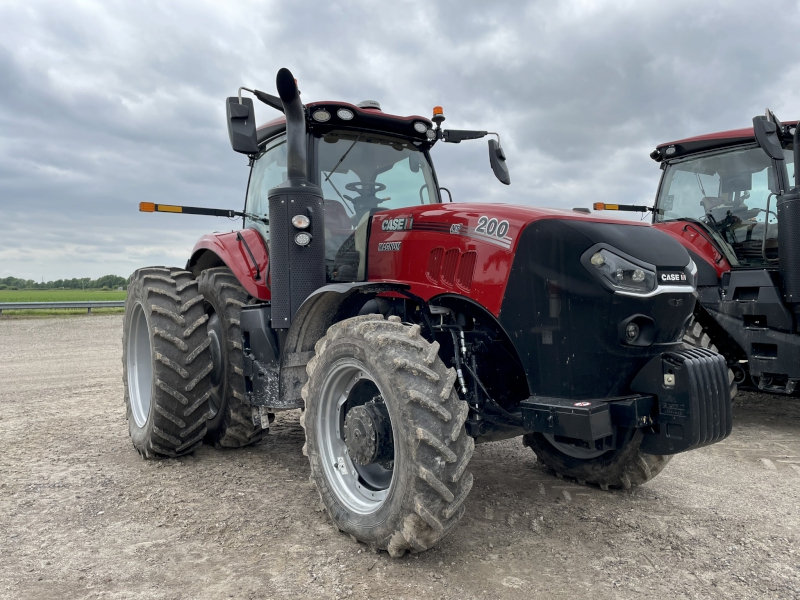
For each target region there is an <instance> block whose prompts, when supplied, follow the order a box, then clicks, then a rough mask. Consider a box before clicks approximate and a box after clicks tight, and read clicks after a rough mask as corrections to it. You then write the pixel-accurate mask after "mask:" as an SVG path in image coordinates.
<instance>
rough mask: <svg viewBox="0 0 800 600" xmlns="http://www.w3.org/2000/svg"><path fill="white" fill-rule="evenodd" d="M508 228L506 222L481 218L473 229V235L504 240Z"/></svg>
mask: <svg viewBox="0 0 800 600" xmlns="http://www.w3.org/2000/svg"><path fill="white" fill-rule="evenodd" d="M508 227H509V226H508V221H498V220H497V219H494V218H491V219H490V218H489V217H485V216H483V217H479V218H478V226H477V227H476V228H475V233H482V234H484V235H492V236H495V237H499V238H504V237H506V234H507V233H508Z"/></svg>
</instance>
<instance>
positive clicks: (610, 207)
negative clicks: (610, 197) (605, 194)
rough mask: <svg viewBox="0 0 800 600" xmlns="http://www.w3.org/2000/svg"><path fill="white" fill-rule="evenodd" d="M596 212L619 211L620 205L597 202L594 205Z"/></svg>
mask: <svg viewBox="0 0 800 600" xmlns="http://www.w3.org/2000/svg"><path fill="white" fill-rule="evenodd" d="M592 208H594V209H595V210H619V204H606V203H604V202H595V203H594V204H593V205H592Z"/></svg>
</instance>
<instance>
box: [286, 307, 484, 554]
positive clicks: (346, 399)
mask: <svg viewBox="0 0 800 600" xmlns="http://www.w3.org/2000/svg"><path fill="white" fill-rule="evenodd" d="M438 350H439V344H438V343H433V344H431V343H429V342H427V341H426V340H425V339H424V338H422V337H421V336H420V328H419V325H405V324H403V323H401V322H400V319H399V318H398V317H389V320H388V321H384V319H383V316H381V315H364V316H360V317H354V318H352V319H347V320H345V321H341V322H339V323H336V324H335V325H333V326H332V327H330V328H329V329H328V332H327V335H326V336H325V337H323V338H322V339H321V340H320V341H319V342H317V344H316V347H315V352H316V355H315V357H314V358H312V359H311V361H310V362H309V363H308V366H307V372H308V376H309V379H308V382H307V383H306V385H305V386H304V387H303V390H302V395H303V399H304V400H305V404H306V407H305V411H304V413H303V416H302V418H301V424H302V425H303V428H304V429H305V432H306V446H305V447H304V448H303V451H304V453H305V454H306V455H307V456H308V458H309V462H310V463H311V479H312V481H313V482H314V483H315V485H316V487H317V490H318V491H319V495H320V498H321V499H322V503H323V505H324V506H325V508H326V509H327V511H328V514H329V515H330V517H331V519H332V520H333V522H334V524H335V525H336V526H337V528H339V529H340V530H341V531H344V532H346V533H348V534H350V535H351V536H353V537H354V538H355V539H357V540H359V541H361V542H364V543H366V544H368V545H369V546H370V547H372V548H375V549H381V550H387V551H388V552H389V554H390V555H391V556H393V557H400V556H402V555H403V554H405V553H406V551H411V552H421V551H423V550H427V549H428V548H431V547H432V546H433V545H434V544H436V543H437V542H438V541H439V540H440V539H442V538H443V537H444V536H445V535H446V534H447V533H448V532H449V531H450V530H451V528H452V527H453V526H454V525H455V524H456V522H458V520H459V519H460V518H461V516H462V515H463V513H464V500H465V499H466V497H467V495H468V494H469V491H470V489H471V488H472V474H471V473H469V472H468V471H466V467H467V464H468V463H469V460H470V458H471V457H472V452H473V450H474V447H475V443H474V441H473V439H472V438H471V437H469V436H468V435H467V433H466V431H465V429H464V422H465V420H466V418H467V413H468V407H467V404H466V403H465V402H463V401H462V400H460V399H459V398H458V396H457V395H456V392H455V389H454V387H453V384H454V382H455V379H456V374H455V371H454V370H453V369H448V368H446V367H445V365H444V363H443V362H442V360H441V359H440V358H439V356H438ZM359 386H360V387H359ZM376 403H377V405H383V406H382V407H381V410H385V411H386V412H387V413H388V417H389V421H390V425H389V426H390V428H389V430H388V435H387V437H385V438H380V437H379V440H383V439H391V440H393V442H392V443H393V450H392V452H391V454H390V456H391V460H389V459H386V458H384V459H383V460H382V461H380V460H377V459H376V460H375V462H373V463H371V464H367V465H366V466H361V467H357V466H356V465H355V463H354V459H353V458H352V457H351V456H350V454H349V453H348V450H347V446H346V443H345V439H344V438H345V432H346V431H348V430H347V429H346V426H349V425H347V423H349V421H345V420H344V419H345V415H346V414H349V412H348V411H352V410H353V408H354V407H356V406H357V407H359V408H362V407H369V406H370V404H373V405H374V404H376ZM373 408H375V407H374V406H373ZM385 423H386V422H385V421H383V425H384V427H385ZM342 424H345V427H342ZM350 431H352V430H350ZM381 431H384V432H386V431H387V430H386V429H385V428H384V429H382V430H381ZM348 435H354V434H348ZM367 437H369V434H367ZM355 439H356V440H358V439H359V438H358V435H357V434H355ZM372 439H373V440H375V437H374V436H373V437H372ZM378 467H380V468H378Z"/></svg>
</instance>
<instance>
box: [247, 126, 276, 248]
mask: <svg viewBox="0 0 800 600" xmlns="http://www.w3.org/2000/svg"><path fill="white" fill-rule="evenodd" d="M285 180H286V136H285V135H282V136H279V137H277V138H275V139H273V140H270V141H269V142H267V144H266V145H265V146H264V150H262V151H261V153H260V154H259V155H258V157H257V158H256V160H255V162H254V163H253V167H252V170H251V171H250V185H249V186H248V187H247V203H246V205H245V212H248V213H252V214H254V215H258V216H261V217H269V198H268V194H269V190H270V189H272V188H274V187H275V186H277V185H279V184H281V183H283V182H284V181H285ZM245 227H250V228H253V229H257V230H258V231H259V232H261V235H262V236H264V240H266V241H268V240H269V225H267V224H266V223H262V222H261V221H254V220H252V219H248V218H246V219H245Z"/></svg>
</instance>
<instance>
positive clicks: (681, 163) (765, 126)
mask: <svg viewBox="0 0 800 600" xmlns="http://www.w3.org/2000/svg"><path fill="white" fill-rule="evenodd" d="M797 141H798V131H797V126H796V123H794V122H792V123H788V124H783V123H781V122H780V121H779V120H778V119H777V118H776V117H775V115H774V114H773V113H772V111H770V110H767V114H766V115H765V116H758V117H755V118H754V119H753V127H752V128H748V129H737V130H734V131H723V132H721V133H714V134H709V135H703V136H698V137H693V138H688V139H684V140H679V141H676V142H670V143H666V144H660V145H659V146H658V147H657V148H656V149H655V150H654V151H653V152H652V154H651V155H650V156H651V157H652V158H653V159H654V160H655V161H657V162H658V163H660V165H661V170H662V171H663V175H662V176H661V185H660V186H659V189H658V195H657V198H656V202H655V206H653V207H652V208H650V207H644V206H639V207H637V206H627V207H626V206H621V207H619V206H618V207H616V208H617V209H620V208H621V209H623V210H625V209H627V210H641V211H652V213H653V224H654V226H655V227H656V228H658V229H661V230H662V231H665V232H667V233H669V234H670V235H672V236H673V237H674V238H675V239H677V240H678V241H680V242H681V243H682V244H683V245H684V246H685V247H686V249H687V250H688V251H689V255H690V256H691V257H692V260H693V261H694V263H695V264H696V265H697V268H698V274H697V292H698V302H697V304H696V306H695V310H694V318H693V320H692V322H691V324H690V325H689V327H688V328H687V331H686V336H685V338H684V339H685V341H686V342H687V343H688V344H690V345H692V346H695V347H702V348H711V349H712V350H715V351H717V352H720V353H721V354H722V355H723V356H725V358H726V360H727V362H728V367H729V369H730V377H731V380H732V385H733V393H734V394H735V391H736V386H737V385H739V384H742V385H745V386H754V387H757V388H758V389H759V390H761V391H765V392H773V393H779V394H792V393H796V392H798V391H800V194H798V189H797V179H796V178H797V173H798V168H799V167H798V162H799V161H800V155H799V154H797V153H795V152H794V148H796V147H797ZM787 163H788V164H787ZM787 167H788V168H787ZM792 176H793V177H794V179H795V187H793V188H790V185H789V181H790V177H792ZM598 208H599V207H598ZM606 208H608V206H606ZM611 208H614V207H613V206H612V207H611Z"/></svg>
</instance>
